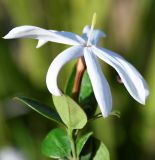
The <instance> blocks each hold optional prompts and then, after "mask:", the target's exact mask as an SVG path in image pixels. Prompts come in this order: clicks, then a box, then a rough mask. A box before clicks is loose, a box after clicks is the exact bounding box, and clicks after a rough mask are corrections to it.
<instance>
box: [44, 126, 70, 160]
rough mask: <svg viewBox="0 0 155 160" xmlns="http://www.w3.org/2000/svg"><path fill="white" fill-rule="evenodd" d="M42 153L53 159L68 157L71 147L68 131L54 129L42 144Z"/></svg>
mask: <svg viewBox="0 0 155 160" xmlns="http://www.w3.org/2000/svg"><path fill="white" fill-rule="evenodd" d="M42 152H43V154H45V155H46V156H48V157H51V158H64V157H68V156H69V155H70V152H71V146H70V142H69V138H68V135H67V133H66V131H65V130H64V129H62V128H56V129H53V130H52V131H51V132H49V133H48V135H47V136H46V138H45V139H44V141H43V143H42Z"/></svg>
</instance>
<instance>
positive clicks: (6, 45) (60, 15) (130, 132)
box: [0, 0, 155, 160]
mask: <svg viewBox="0 0 155 160" xmlns="http://www.w3.org/2000/svg"><path fill="white" fill-rule="evenodd" d="M93 12H96V13H97V24H96V28H99V29H102V30H104V31H105V33H106V34H107V38H106V39H104V40H103V41H102V42H101V45H102V46H104V47H106V48H109V49H111V50H113V51H115V52H118V53H120V54H121V55H122V56H124V57H125V58H126V59H127V60H128V61H129V62H131V63H132V64H133V65H134V66H135V67H136V68H137V69H138V70H139V71H140V72H141V73H142V75H143V76H144V77H145V79H146V80H147V82H148V84H149V88H150V93H151V94H150V96H149V98H148V100H147V103H146V106H141V105H140V104H138V103H137V102H136V101H135V100H134V99H133V98H132V97H131V96H130V95H129V94H128V92H127V91H126V89H125V87H124V86H123V85H122V84H119V83H118V82H117V80H116V77H117V73H116V72H115V71H114V69H112V68H111V67H110V66H108V65H106V64H105V63H104V62H102V63H101V65H102V66H103V72H104V74H105V75H106V78H107V79H108V81H109V84H110V86H111V91H112V95H113V109H117V110H120V111H121V118H120V119H117V118H112V117H110V118H108V119H106V120H103V119H100V120H97V121H95V122H93V124H91V125H90V126H89V129H92V130H93V131H94V133H95V136H96V137H97V138H99V139H101V140H103V142H104V143H105V144H106V145H107V147H108V149H109V151H110V154H111V159H112V160H154V159H155V34H154V33H155V0H0V37H3V36H4V35H5V34H6V33H8V31H10V30H11V29H12V28H14V27H16V26H20V25H34V26H39V27H42V28H46V29H55V30H66V31H73V32H75V33H77V34H81V33H82V29H83V27H84V26H85V25H86V24H90V22H91V18H92V14H93ZM36 44H37V41H36V40H31V39H20V40H19V39H18V40H4V39H2V38H0V154H1V152H2V151H4V150H6V149H8V148H10V147H11V149H15V150H16V151H18V152H20V153H21V154H22V155H23V156H24V157H25V160H46V159H48V158H46V157H44V156H43V155H42V153H41V151H40V145H41V141H42V140H43V138H44V137H45V135H46V134H47V133H48V131H50V130H51V129H52V128H53V127H54V126H55V124H54V123H51V122H49V121H48V120H46V119H44V118H43V117H41V116H40V115H38V114H37V113H35V112H33V111H31V110H28V109H27V108H26V107H25V106H22V104H20V103H17V102H15V101H14V100H12V97H14V96H17V95H24V96H27V97H33V98H35V99H38V100H40V101H42V102H44V103H46V104H50V103H52V100H51V95H50V93H49V92H48V90H47V88H46V84H45V76H46V72H47V69H48V67H49V65H50V63H51V61H52V60H53V59H54V57H55V56H56V55H57V54H59V53H60V52H61V51H62V50H64V49H65V48H66V47H68V46H65V45H61V44H56V43H48V44H46V45H45V46H43V47H42V48H40V49H36V48H35V46H36ZM73 63H75V61H74V62H71V63H69V64H67V65H66V66H65V67H64V68H63V69H62V71H61V73H60V76H59V82H60V86H61V88H62V89H63V88H64V85H65V82H66V80H67V78H68V76H69V74H70V72H71V68H72V65H73ZM2 160H3V159H2ZM10 160H11V159H10ZM19 160H21V159H19Z"/></svg>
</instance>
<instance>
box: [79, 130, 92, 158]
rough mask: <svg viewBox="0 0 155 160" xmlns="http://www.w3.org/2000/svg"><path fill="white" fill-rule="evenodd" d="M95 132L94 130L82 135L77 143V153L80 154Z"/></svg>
mask: <svg viewBox="0 0 155 160" xmlns="http://www.w3.org/2000/svg"><path fill="white" fill-rule="evenodd" d="M92 134H93V132H89V133H87V134H85V135H84V136H82V137H80V139H79V140H78V141H77V144H76V150H77V155H78V156H79V155H80V153H81V151H82V149H83V147H84V145H85V144H86V142H87V140H88V139H89V137H90V136H91V135H92Z"/></svg>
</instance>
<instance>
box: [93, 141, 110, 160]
mask: <svg viewBox="0 0 155 160" xmlns="http://www.w3.org/2000/svg"><path fill="white" fill-rule="evenodd" d="M94 144H95V145H96V149H95V150H96V153H95V156H94V157H93V160H110V155H109V151H108V149H107V147H106V146H105V144H104V143H103V142H101V141H99V140H98V139H95V138H94Z"/></svg>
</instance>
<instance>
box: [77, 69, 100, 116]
mask: <svg viewBox="0 0 155 160" xmlns="http://www.w3.org/2000/svg"><path fill="white" fill-rule="evenodd" d="M79 103H80V105H81V106H82V107H83V109H84V110H85V111H86V113H87V116H88V117H89V118H90V117H92V116H93V115H94V113H95V111H96V108H97V102H96V99H95V96H94V92H93V88H92V85H91V82H90V79H89V76H88V73H87V71H85V72H84V75H83V78H82V82H81V87H80V93H79Z"/></svg>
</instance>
